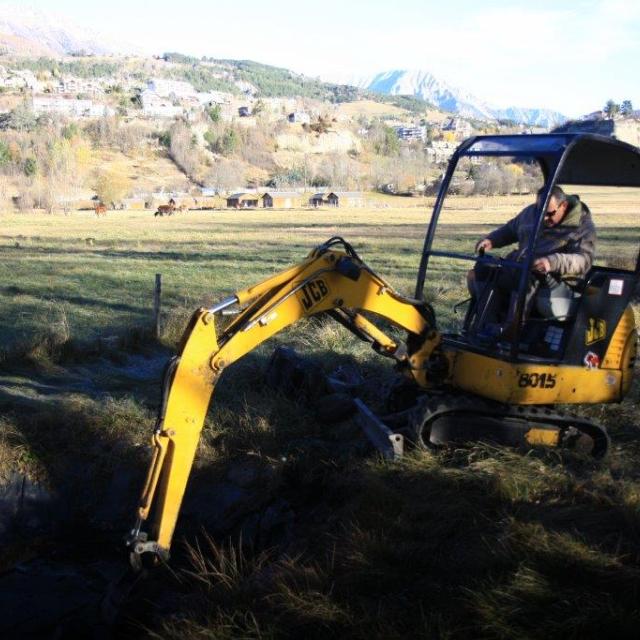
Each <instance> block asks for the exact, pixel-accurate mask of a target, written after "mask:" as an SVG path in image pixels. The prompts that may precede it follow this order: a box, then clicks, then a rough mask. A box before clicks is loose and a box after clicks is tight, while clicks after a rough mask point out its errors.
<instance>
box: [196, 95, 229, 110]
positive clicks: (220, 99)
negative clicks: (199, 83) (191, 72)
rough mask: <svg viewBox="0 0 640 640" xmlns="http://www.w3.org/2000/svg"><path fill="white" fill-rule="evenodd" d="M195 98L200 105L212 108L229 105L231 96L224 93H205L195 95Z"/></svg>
mask: <svg viewBox="0 0 640 640" xmlns="http://www.w3.org/2000/svg"><path fill="white" fill-rule="evenodd" d="M196 98H197V99H198V102H199V103H200V104H201V105H203V106H205V105H206V106H209V107H212V106H213V105H215V104H220V105H222V104H229V103H230V102H231V100H232V99H233V96H232V95H231V94H230V93H225V92H224V91H206V92H199V93H196Z"/></svg>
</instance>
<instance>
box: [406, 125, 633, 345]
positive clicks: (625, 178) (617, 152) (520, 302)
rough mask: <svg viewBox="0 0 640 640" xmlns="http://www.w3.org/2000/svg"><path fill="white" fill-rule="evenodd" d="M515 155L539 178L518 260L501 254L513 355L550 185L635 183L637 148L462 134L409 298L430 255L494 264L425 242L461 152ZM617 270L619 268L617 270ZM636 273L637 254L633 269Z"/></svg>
mask: <svg viewBox="0 0 640 640" xmlns="http://www.w3.org/2000/svg"><path fill="white" fill-rule="evenodd" d="M483 156H484V157H505V156H508V157H516V158H529V159H535V160H537V162H538V164H539V165H540V168H541V170H542V174H543V177H544V186H543V187H542V191H541V195H542V197H541V198H540V202H539V207H538V209H537V218H536V226H535V232H534V233H533V234H532V235H531V238H529V244H528V247H527V251H526V254H525V259H524V261H522V262H515V261H513V260H506V259H504V258H502V259H501V264H503V265H505V266H510V267H515V268H516V269H518V270H520V279H519V285H518V297H517V302H516V309H515V314H516V318H517V320H518V321H517V322H516V327H515V331H514V334H513V337H512V339H511V350H510V351H511V354H510V355H511V357H512V358H515V357H516V356H517V354H518V344H519V342H520V324H521V323H520V319H521V318H522V313H523V310H524V301H525V296H526V291H527V281H528V274H529V273H530V271H531V265H532V261H533V249H534V246H535V242H536V240H537V238H538V235H539V233H540V228H541V226H542V223H543V219H544V213H543V212H544V211H545V210H546V208H547V205H548V202H549V196H550V194H551V190H552V189H553V187H554V186H555V185H556V184H576V185H590V186H628V187H640V149H638V148H637V147H634V146H632V145H630V144H627V143H625V142H620V141H619V140H616V139H615V138H607V137H605V136H600V135H595V134H585V133H577V134H553V133H551V134H533V135H504V136H474V137H472V138H468V139H467V140H465V141H464V142H462V143H461V144H460V146H459V147H458V148H457V149H456V151H455V152H454V154H453V156H452V157H451V160H450V161H449V164H448V166H447V170H446V172H445V175H444V178H443V180H442V183H441V185H440V189H439V191H438V196H437V198H436V202H435V204H434V207H433V214H432V215H431V220H430V222H429V226H428V228H427V234H426V236H425V240H424V247H423V250H422V256H421V259H420V266H419V268H418V276H417V281H416V290H415V298H416V299H418V300H423V299H424V283H425V281H426V275H427V270H428V267H429V258H430V257H431V256H436V257H444V258H457V259H460V260H468V261H472V262H474V263H475V262H485V263H494V261H495V259H494V258H491V257H483V256H477V255H468V254H462V253H456V252H451V251H434V250H433V249H432V248H431V247H432V244H433V238H434V235H435V231H436V227H437V225H438V219H439V217H440V212H441V210H442V205H443V203H444V200H445V198H446V196H447V194H448V191H449V185H450V183H451V179H452V177H453V174H454V172H455V170H456V167H457V165H458V162H459V161H460V159H461V158H464V157H468V158H471V157H483ZM620 271H624V270H623V269H621V270H620ZM634 273H635V275H636V277H638V276H639V275H640V253H639V254H638V258H637V260H636V267H635V271H634Z"/></svg>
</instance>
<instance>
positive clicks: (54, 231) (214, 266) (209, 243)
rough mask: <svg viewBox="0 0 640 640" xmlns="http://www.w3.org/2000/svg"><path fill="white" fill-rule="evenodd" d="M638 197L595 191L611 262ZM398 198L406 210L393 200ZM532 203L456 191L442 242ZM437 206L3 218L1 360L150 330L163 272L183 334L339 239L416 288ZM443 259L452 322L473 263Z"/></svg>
mask: <svg viewBox="0 0 640 640" xmlns="http://www.w3.org/2000/svg"><path fill="white" fill-rule="evenodd" d="M632 195H633V194H630V193H627V192H625V191H622V192H620V193H618V194H616V197H615V198H611V197H610V194H608V193H603V192H599V191H597V190H592V192H591V193H588V194H587V200H588V202H589V204H590V206H591V208H592V209H593V211H594V215H595V216H596V222H597V225H598V230H599V243H598V258H599V260H600V262H602V263H604V264H617V265H624V266H629V265H630V264H631V265H632V264H633V263H634V260H635V255H636V253H637V247H638V236H637V235H636V234H634V231H637V226H638V225H637V221H636V215H637V214H636V210H635V209H634V208H633V204H632V203H633V200H632V198H631V196H632ZM398 202H400V203H401V204H402V205H404V206H402V207H399V206H395V207H394V206H392V205H393V204H395V203H398ZM528 202H529V196H513V197H509V198H506V197H503V198H491V199H486V198H454V199H452V200H451V201H448V203H447V207H446V208H445V210H444V211H443V214H442V216H441V220H440V222H441V226H440V231H439V233H438V235H437V237H436V241H435V245H434V246H436V247H438V248H446V249H449V250H456V251H467V252H469V253H472V249H473V246H474V244H475V242H476V241H477V240H478V239H479V238H481V237H483V235H484V234H486V233H487V232H488V231H489V230H491V229H492V228H494V227H495V226H496V225H497V224H500V223H503V222H505V221H506V220H507V219H508V218H509V217H511V216H512V215H514V212H517V211H518V210H520V209H521V208H522V207H523V206H525V205H526V204H528ZM432 204H433V200H432V199H418V198H404V199H400V200H398V199H394V198H392V197H389V196H378V197H377V198H374V199H373V200H372V202H371V206H370V208H367V209H351V210H348V209H342V210H340V209H339V210H320V211H316V210H312V211H310V210H296V211H260V210H258V211H241V212H236V211H227V210H217V211H190V212H187V213H184V214H181V215H176V216H172V217H169V218H166V217H165V218H154V217H153V215H152V213H151V212H149V211H141V212H113V213H109V215H107V216H106V217H105V218H100V219H96V217H95V216H94V215H93V213H92V212H88V211H81V212H73V213H72V214H71V215H69V216H64V215H61V214H60V215H51V216H48V215H28V214H6V213H5V214H1V215H0V251H1V252H2V261H1V262H0V296H2V303H3V304H2V308H1V309H0V334H1V335H2V342H1V344H0V357H1V354H2V353H4V354H5V355H6V354H11V353H14V352H19V353H21V352H24V351H25V349H28V348H29V347H30V346H31V345H33V344H36V343H38V342H41V341H42V340H43V339H49V340H53V341H54V342H56V341H61V340H62V341H68V340H72V341H74V342H78V341H79V342H86V341H91V340H95V339H96V338H97V337H100V336H102V337H104V336H109V335H114V334H116V335H118V334H122V332H123V331H125V332H126V330H127V329H128V328H133V327H145V326H146V327H148V326H150V325H151V322H152V317H151V314H152V308H153V289H154V281H155V274H156V273H160V274H161V275H162V280H163V298H162V301H163V308H164V314H165V315H164V323H165V324H164V326H165V328H166V330H167V331H169V332H175V330H176V326H177V325H179V324H180V323H181V322H184V321H185V320H186V318H187V317H188V315H189V314H190V313H191V311H192V310H193V309H195V308H197V307H199V306H203V305H208V304H210V303H211V302H213V301H215V300H217V299H221V298H223V297H225V296H227V295H229V294H230V293H232V292H233V291H235V290H237V289H241V288H244V287H246V286H249V285H250V284H254V283H256V282H258V281H260V280H261V279H263V278H265V277H267V276H269V275H271V274H273V273H275V272H277V271H279V270H281V269H284V268H286V267H287V266H288V265H291V264H294V263H295V262H298V261H300V260H302V259H303V258H304V257H305V256H306V255H307V253H308V252H309V251H310V250H311V249H312V248H313V247H314V246H316V245H317V244H319V243H321V242H323V241H325V240H327V239H328V238H330V237H331V236H334V235H341V236H343V237H344V238H345V239H346V240H348V241H349V242H351V243H352V244H353V246H354V247H355V248H356V250H357V251H358V252H359V254H360V255H361V257H362V258H363V259H364V260H365V261H366V262H367V263H368V264H369V265H370V266H371V267H372V268H373V269H375V270H377V271H378V272H379V273H380V274H381V275H382V276H383V277H384V278H385V279H387V280H388V281H389V282H390V283H391V284H392V286H394V287H395V288H396V289H398V290H399V291H401V292H402V293H405V294H409V295H412V294H413V292H414V287H415V274H416V271H417V267H418V263H419V256H420V252H421V248H422V243H423V239H424V234H425V231H426V225H427V222H428V220H429V219H430V216H431V206H432ZM605 207H606V208H605ZM432 266H433V272H432V273H431V276H430V279H429V281H428V284H427V288H428V294H429V296H430V297H431V298H434V299H440V298H442V299H444V300H446V302H447V304H448V307H444V308H443V309H442V311H441V315H442V317H443V319H444V318H445V317H447V318H449V317H450V313H451V311H450V307H451V306H452V305H453V304H455V302H457V301H460V300H462V299H464V297H465V296H466V293H465V290H464V286H461V285H462V283H463V278H462V277H461V272H462V271H466V269H468V268H469V266H470V265H469V263H462V262H458V263H455V264H454V265H453V266H452V264H451V262H450V261H443V260H434V261H433V263H432ZM449 303H450V304H449ZM172 335H173V334H172ZM173 337H175V336H173Z"/></svg>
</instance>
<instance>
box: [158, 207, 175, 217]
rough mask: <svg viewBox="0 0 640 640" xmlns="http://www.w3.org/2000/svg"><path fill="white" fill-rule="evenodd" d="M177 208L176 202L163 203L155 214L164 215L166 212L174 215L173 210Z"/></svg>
mask: <svg viewBox="0 0 640 640" xmlns="http://www.w3.org/2000/svg"><path fill="white" fill-rule="evenodd" d="M175 209H176V205H175V204H161V205H160V206H159V207H158V210H157V211H156V212H155V213H154V214H153V215H154V216H164V215H165V214H166V215H168V216H171V215H173V212H174V211H175Z"/></svg>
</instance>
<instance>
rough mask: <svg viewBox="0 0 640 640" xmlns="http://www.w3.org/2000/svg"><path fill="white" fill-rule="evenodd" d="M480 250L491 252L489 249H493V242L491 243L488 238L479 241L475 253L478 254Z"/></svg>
mask: <svg viewBox="0 0 640 640" xmlns="http://www.w3.org/2000/svg"><path fill="white" fill-rule="evenodd" d="M481 249H482V251H491V249H493V242H491V240H489V238H484V239H483V240H480V242H478V244H477V245H476V253H480V250H481Z"/></svg>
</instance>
